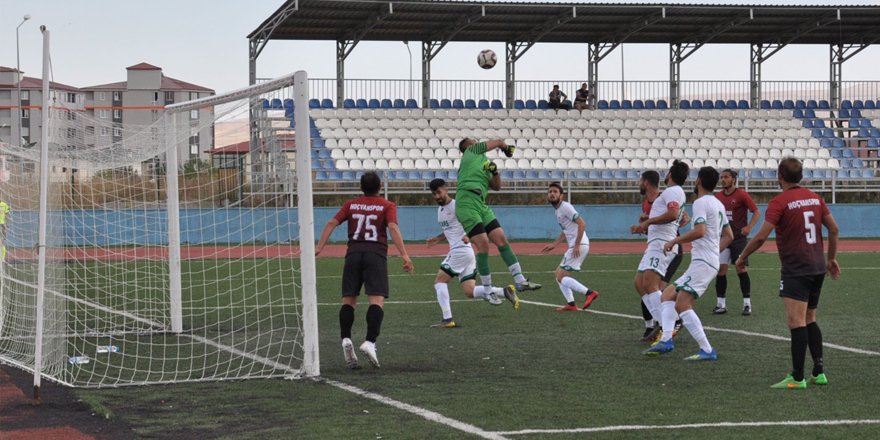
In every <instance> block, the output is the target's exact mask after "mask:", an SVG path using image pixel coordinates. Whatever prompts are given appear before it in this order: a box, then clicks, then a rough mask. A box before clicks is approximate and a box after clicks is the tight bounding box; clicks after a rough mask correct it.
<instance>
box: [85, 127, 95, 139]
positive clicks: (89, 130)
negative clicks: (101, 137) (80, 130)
mask: <svg viewBox="0 0 880 440" xmlns="http://www.w3.org/2000/svg"><path fill="white" fill-rule="evenodd" d="M86 134H87V135H89V136H94V135H95V126H94V125H87V126H86Z"/></svg>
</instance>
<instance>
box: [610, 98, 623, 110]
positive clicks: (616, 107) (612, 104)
mask: <svg viewBox="0 0 880 440" xmlns="http://www.w3.org/2000/svg"><path fill="white" fill-rule="evenodd" d="M608 108H610V109H611V110H620V101H618V100H616V99H612V100H611V102H609V103H608Z"/></svg>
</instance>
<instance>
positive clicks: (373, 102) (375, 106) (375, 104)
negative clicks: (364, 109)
mask: <svg viewBox="0 0 880 440" xmlns="http://www.w3.org/2000/svg"><path fill="white" fill-rule="evenodd" d="M369 108H371V109H379V108H382V104H381V103H380V102H379V100H378V99H376V98H372V99H370V101H369Z"/></svg>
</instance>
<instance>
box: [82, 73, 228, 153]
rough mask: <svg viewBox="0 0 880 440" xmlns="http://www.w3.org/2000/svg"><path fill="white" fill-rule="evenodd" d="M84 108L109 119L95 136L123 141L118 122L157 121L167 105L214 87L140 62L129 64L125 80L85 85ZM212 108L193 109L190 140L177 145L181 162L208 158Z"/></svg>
mask: <svg viewBox="0 0 880 440" xmlns="http://www.w3.org/2000/svg"><path fill="white" fill-rule="evenodd" d="M81 90H82V91H83V93H84V95H85V111H86V114H87V115H88V116H89V117H90V118H94V119H96V120H99V121H106V122H107V123H108V124H107V125H105V124H99V125H100V128H96V129H95V136H99V137H100V136H104V137H108V138H109V139H110V140H111V141H112V142H122V141H123V139H122V137H123V136H122V135H123V133H122V131H121V130H120V129H118V128H117V126H119V127H121V126H126V127H143V126H148V125H150V124H153V123H154V122H156V121H157V120H158V119H159V118H160V117H161V115H162V111H163V109H164V107H165V106H166V105H170V104H174V103H179V102H184V101H190V100H193V99H198V98H204V97H206V96H210V95H213V94H214V90H212V89H209V88H207V87H203V86H199V85H196V84H192V83H188V82H186V81H181V80H179V79H175V78H172V77H170V76H166V75H165V74H164V73H162V68H161V67H158V66H154V65H152V64H147V63H140V64H135V65H133V66H129V67H127V68H126V81H122V82H116V83H110V84H100V85H96V86H90V87H83V88H82V89H81ZM213 116H214V115H213V112H212V110H211V109H210V108H202V109H199V110H193V111H191V112H190V113H189V115H187V116H186V117H187V118H188V120H189V130H190V136H189V140H188V142H186V143H184V144H183V145H180V146H179V147H178V158H179V160H180V163H184V162H186V161H187V160H190V159H194V158H199V159H204V160H206V159H207V158H208V157H207V153H205V151H208V150H210V149H211V148H212V147H213V145H214V126H213V124H212V121H213Z"/></svg>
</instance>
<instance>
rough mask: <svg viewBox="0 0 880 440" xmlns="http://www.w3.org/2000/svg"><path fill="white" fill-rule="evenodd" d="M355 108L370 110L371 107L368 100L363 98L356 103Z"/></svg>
mask: <svg viewBox="0 0 880 440" xmlns="http://www.w3.org/2000/svg"><path fill="white" fill-rule="evenodd" d="M354 106H355V107H356V108H370V106H369V105H368V104H367V100H366V99H363V98H361V99H358V100H357V101H355V105H354Z"/></svg>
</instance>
